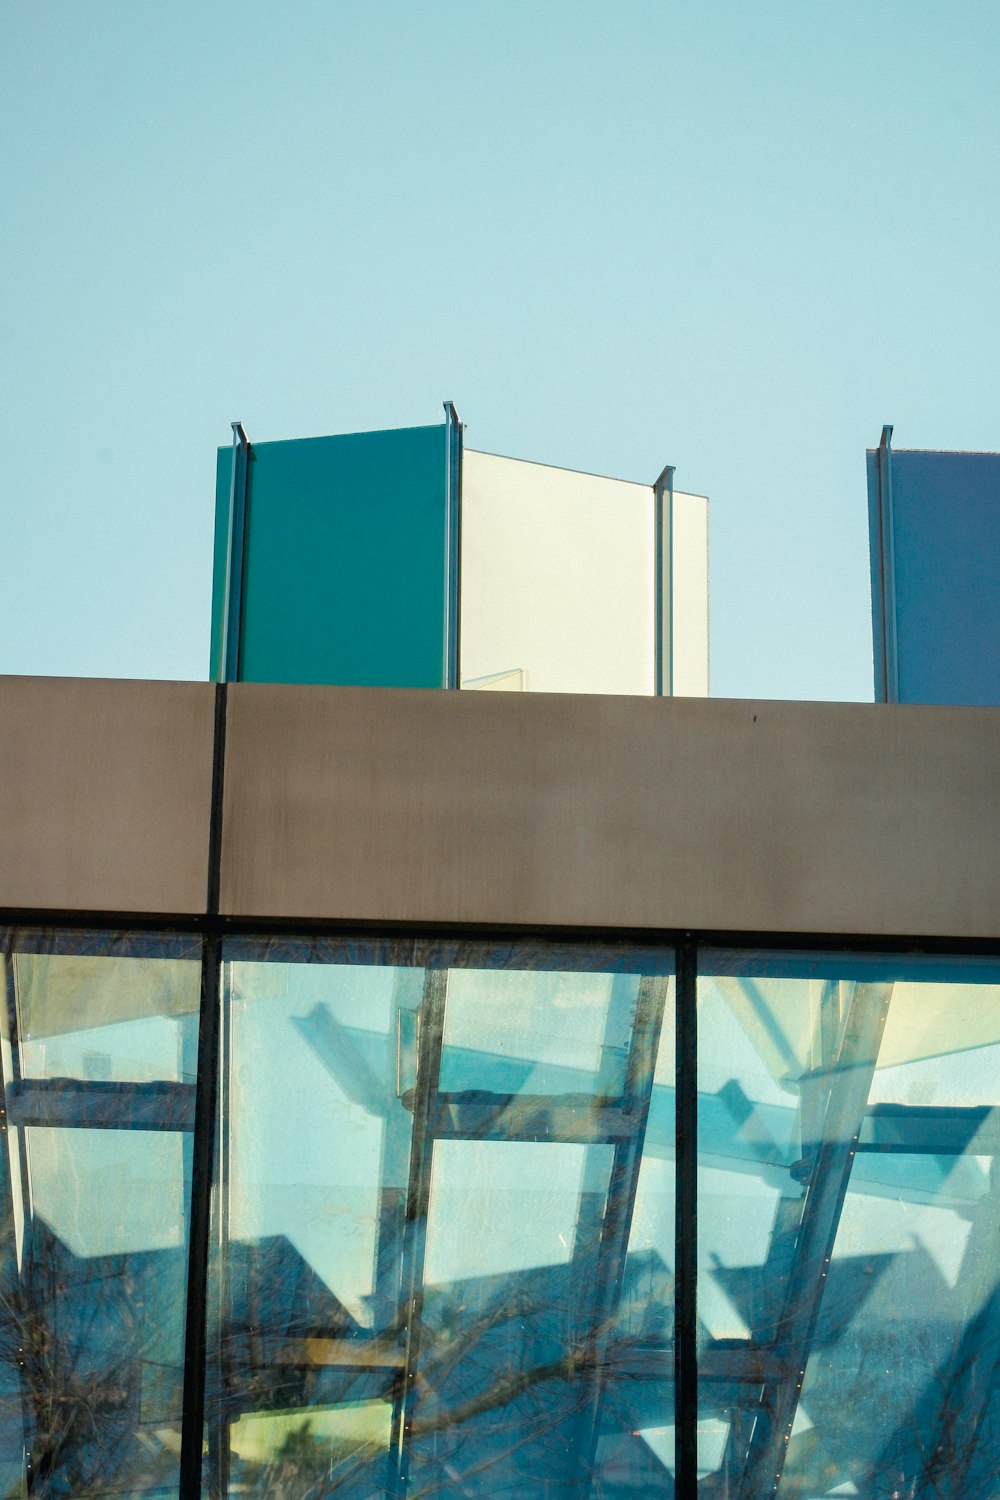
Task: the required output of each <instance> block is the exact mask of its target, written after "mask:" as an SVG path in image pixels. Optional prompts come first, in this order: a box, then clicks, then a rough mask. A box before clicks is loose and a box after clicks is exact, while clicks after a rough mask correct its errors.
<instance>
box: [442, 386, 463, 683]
mask: <svg viewBox="0 0 1000 1500" xmlns="http://www.w3.org/2000/svg"><path fill="white" fill-rule="evenodd" d="M444 420H445V444H446V448H445V484H446V486H447V492H448V493H447V507H446V512H445V542H444V545H445V612H444V671H443V673H442V681H443V683H444V686H445V687H446V688H457V687H458V686H459V684H460V677H459V672H460V669H461V668H460V658H461V638H460V637H461V608H462V594H461V567H462V457H463V452H464V446H465V428H464V427H463V425H462V422H461V421H460V419H459V415H458V412H457V411H456V410H455V403H454V401H446V402H445V403H444Z"/></svg>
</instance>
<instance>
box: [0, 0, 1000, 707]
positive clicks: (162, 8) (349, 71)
mask: <svg viewBox="0 0 1000 1500" xmlns="http://www.w3.org/2000/svg"><path fill="white" fill-rule="evenodd" d="M998 78H1000V4H998V3H997V0H986V3H974V0H958V3H956V0H951V3H945V0H937V3H931V0H905V3H904V0H893V3H888V0H865V3H856V0H838V3H828V4H827V3H813V0H756V3H754V0H742V3H723V0H686V3H683V4H681V3H670V0H659V3H653V0H616V3H615V4H614V5H611V4H603V5H598V4H594V3H586V0H571V3H570V0H534V3H526V0H495V3H486V0H469V3H465V4H457V3H448V0H438V3H434V4H431V3H424V0H396V3H388V0H367V3H362V0H322V3H318V0H309V3H307V0H288V3H284V4H280V5H279V4H273V3H272V4H261V3H251V0H241V3H240V4H231V3H228V0H227V3H222V0H207V3H206V0H200V3H189V0H169V3H168V0H162V3H153V0H128V3H124V0H74V3H72V4H70V3H58V4H57V3H54V0H6V3H5V4H4V5H3V7H2V8H0V131H2V135H0V139H2V151H0V162H2V193H0V299H2V307H0V453H2V462H0V537H2V538H3V552H2V556H3V561H4V567H3V571H2V583H0V671H6V672H40V673H65V674H97V675H109V676H119V675H124V676H166V677H203V676H205V675H206V673H207V660H208V621H209V602H210V600H209V596H210V572H211V534H212V506H213V482H214V450H215V447H216V445H217V444H218V443H220V442H223V443H224V442H227V441H228V438H229V422H230V420H231V419H232V418H234V417H240V418H242V420H243V421H244V422H245V423H246V425H247V429H248V431H249V433H250V436H251V438H256V439H257V440H263V439H265V438H278V437H295V436H308V435H313V434H316V433H321V432H347V431H352V430H354V429H359V428H368V427H379V426H408V425H413V424H419V423H424V422H436V421H438V420H440V417H441V406H440V403H441V401H442V400H443V399H444V398H445V397H451V398H453V399H454V400H455V402H456V403H457V406H458V409H459V412H460V413H461V415H462V417H463V418H464V420H465V421H466V422H467V423H468V442H469V443H470V445H471V446H473V447H478V448H486V449H491V450H493V451H499V452H505V453H511V454H514V455H517V456H520V457H525V458H534V459H539V460H543V461H547V462H550V463H555V464H563V465H567V466H570V467H577V468H583V469H592V470H596V471H598V472H602V473H611V474H617V475H621V476H622V477H625V478H633V479H644V480H652V479H653V478H654V477H655V476H656V474H657V473H658V472H659V470H660V468H661V467H662V465H663V464H664V463H666V462H671V463H674V464H676V466H677V476H676V477H677V484H678V486H679V487H681V488H689V489H693V490H697V491H700V492H702V493H707V494H709V495H710V496H711V500H712V510H711V526H712V532H711V547H712V558H711V562H712V632H713V634H712V669H713V692H714V693H716V694H719V695H729V696H762V697H819V698H870V697H871V695H872V685H871V641H870V618H869V603H868V554H867V503H866V493H865V471H864V449H865V447H866V446H867V445H871V444H874V443H875V442H877V439H878V435H879V432H880V429H881V425H882V423H883V421H892V422H894V423H895V429H896V430H895V442H896V444H897V446H900V447H907V446H909V447H946V448H966V447H967V448H1000V401H998V379H997V361H998V348H1000V318H998V303H1000V277H998V274H997V266H998V258H1000V257H998V239H1000V85H998V81H997V80H998Z"/></svg>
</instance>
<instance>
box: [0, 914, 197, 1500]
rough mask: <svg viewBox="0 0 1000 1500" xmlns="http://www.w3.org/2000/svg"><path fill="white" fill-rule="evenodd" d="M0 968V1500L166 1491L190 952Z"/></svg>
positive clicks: (109, 940) (114, 948) (184, 1146)
mask: <svg viewBox="0 0 1000 1500" xmlns="http://www.w3.org/2000/svg"><path fill="white" fill-rule="evenodd" d="M4 957H5V979H6V996H5V1003H4V1005H3V1007H2V1008H0V1016H2V1026H0V1059H2V1085H3V1108H4V1114H3V1119H4V1142H3V1150H2V1153H0V1155H2V1163H3V1171H2V1182H3V1216H2V1230H0V1494H3V1495H18V1496H20V1495H23V1494H25V1493H31V1494H38V1495H46V1496H72V1497H74V1500H90V1497H96V1496H104V1495H111V1494H114V1495H127V1496H131V1495H144V1496H145V1495H176V1493H177V1484H178V1474H179V1454H180V1436H181V1428H180V1424H181V1413H182V1398H183V1371H184V1321H185V1287H186V1279H187V1256H188V1202H189V1196H190V1186H191V1131H192V1127H193V1120H194V1080H195V1076H196V1072H197V1046H198V1008H199V999H200V991H201V963H200V944H198V943H197V942H195V943H193V944H192V943H191V942H190V940H175V939H170V938H156V937H154V936H152V935H150V936H149V937H148V938H144V937H142V936H138V937H137V936H135V935H133V936H131V937H128V936H119V935H115V934H109V935H99V934H98V935H93V934H92V935H86V934H79V935H77V934H72V933H66V934H53V933H48V934H47V933H34V932H8V933H7V934H6V936H5V951H4Z"/></svg>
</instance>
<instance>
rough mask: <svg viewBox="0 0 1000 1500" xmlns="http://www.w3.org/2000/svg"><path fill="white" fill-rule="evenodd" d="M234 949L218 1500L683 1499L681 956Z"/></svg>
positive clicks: (217, 1387) (217, 1375) (211, 1449)
mask: <svg viewBox="0 0 1000 1500" xmlns="http://www.w3.org/2000/svg"><path fill="white" fill-rule="evenodd" d="M234 951H235V952H237V953H239V954H240V955H241V956H240V957H239V958H236V959H232V960H229V961H227V963H226V964H225V966H224V968H225V996H224V1027H223V1034H224V1048H223V1054H224V1060H225V1061H224V1069H223V1073H224V1076H223V1087H222V1091H221V1101H222V1111H221V1133H220V1153H219V1156H220V1162H219V1173H220V1184H219V1186H220V1191H219V1195H218V1201H217V1208H218V1212H217V1217H216V1224H215V1236H214V1238H216V1239H217V1241H218V1244H219V1247H220V1248H219V1252H218V1256H217V1264H216V1265H215V1268H214V1272H213V1277H212V1293H211V1319H212V1323H211V1347H212V1355H211V1367H210V1371H209V1391H208V1403H207V1405H208V1412H207V1427H206V1437H207V1444H208V1454H209V1464H208V1471H207V1475H206V1489H207V1491H208V1492H209V1493H215V1494H248V1495H260V1496H263V1495H265V1494H268V1495H269V1494H273V1493H276V1492H279V1491H280V1490H281V1487H282V1486H285V1487H286V1488H287V1487H289V1486H291V1488H288V1493H289V1494H291V1493H293V1492H294V1493H296V1494H298V1493H301V1494H306V1493H309V1494H312V1493H315V1494H317V1495H318V1494H327V1493H333V1492H335V1491H338V1490H342V1491H344V1492H345V1493H351V1494H359V1495H362V1494H363V1495H368V1494H373V1493H374V1494H381V1493H383V1492H384V1491H385V1490H386V1489H392V1488H394V1487H395V1486H397V1485H399V1484H400V1483H403V1482H405V1483H406V1484H408V1486H409V1491H410V1493H414V1494H415V1493H419V1492H422V1491H423V1490H424V1489H426V1488H428V1487H430V1488H433V1489H434V1490H435V1491H437V1490H440V1491H442V1492H447V1493H454V1494H456V1495H458V1494H463V1495H464V1494H467V1493H469V1491H470V1488H471V1489H473V1490H475V1491H476V1492H481V1491H482V1489H483V1487H484V1486H488V1487H489V1488H490V1489H491V1490H494V1491H496V1492H498V1493H499V1492H503V1493H508V1494H510V1495H512V1496H513V1495H515V1494H517V1495H518V1496H522V1495H534V1494H537V1495H539V1496H541V1495H543V1494H544V1495H546V1496H547V1495H550V1494H552V1493H553V1492H554V1491H555V1489H557V1488H565V1486H566V1485H567V1484H574V1483H578V1482H579V1481H580V1480H581V1479H582V1478H584V1477H587V1481H588V1483H589V1482H591V1481H593V1482H595V1483H597V1482H600V1483H601V1484H605V1485H607V1484H609V1483H612V1482H614V1483H615V1484H617V1483H618V1482H619V1479H621V1480H622V1482H625V1483H628V1484H633V1483H640V1482H641V1483H643V1484H646V1485H647V1486H648V1485H649V1484H653V1485H654V1487H656V1488H658V1489H660V1490H662V1492H663V1493H664V1494H670V1493H672V1479H671V1472H670V1470H671V1466H670V1464H668V1463H666V1462H665V1461H664V1458H663V1455H662V1452H661V1451H660V1449H661V1448H662V1444H660V1445H658V1442H657V1437H656V1433H657V1431H658V1430H659V1429H660V1428H662V1427H663V1426H665V1425H666V1424H669V1423H671V1422H672V1420H673V1388H672V1377H673V1350H672V1339H673V1278H672V1263H673V1173H672V1159H673V1072H672V1066H673V1063H672V1060H673V1051H672V1048H673V1009H672V1007H673V992H672V980H670V979H669V978H668V977H667V976H666V975H665V974H664V969H665V967H666V965H665V964H664V962H663V956H662V954H659V953H656V954H652V955H650V958H649V962H648V965H647V970H648V972H645V973H644V972H643V971H642V967H641V964H640V965H638V967H637V971H635V972H631V973H623V972H617V973H614V974H612V973H610V972H602V971H601V970H600V968H599V967H598V964H599V962H600V960H599V959H598V958H597V957H596V956H595V957H591V959H590V963H591V965H592V967H590V968H588V966H587V963H588V960H587V955H586V953H583V954H581V953H580V952H576V953H575V954H574V955H573V956H572V958H570V957H569V956H568V955H567V951H566V950H565V949H561V950H558V951H559V953H560V955H561V957H560V961H561V962H564V965H565V966H564V967H563V968H561V969H559V968H554V967H553V966H552V961H551V955H550V956H549V962H548V963H539V962H538V953H537V948H536V949H533V950H532V953H531V956H530V958H528V957H527V950H526V951H525V955H523V956H522V957H521V963H522V965H523V966H522V967H519V966H518V959H519V954H518V950H517V949H511V948H510V947H507V948H506V949H504V950H503V951H502V952H498V950H492V951H491V950H487V949H484V950H482V952H481V953H479V954H478V955H477V953H476V951H475V950H473V949H471V948H470V947H469V945H463V948H462V951H461V954H460V955H459V953H458V951H457V950H456V949H454V948H451V949H445V948H443V947H442V949H441V950H439V952H438V953H435V952H434V951H433V950H431V949H430V948H429V947H428V946H427V945H426V944H424V945H422V946H421V948H420V949H419V952H417V951H415V950H413V949H412V948H411V949H406V948H405V947H404V946H403V945H401V947H400V952H399V955H398V957H399V960H400V961H399V962H397V963H386V962H364V961H362V962H343V961H337V959H338V957H339V958H340V959H343V958H344V957H345V956H346V954H345V952H344V950H341V952H340V953H339V955H338V953H337V950H336V949H335V948H334V947H331V948H330V949H329V950H328V954H326V955H324V954H323V952H322V950H321V949H319V948H317V947H315V946H313V947H312V948H311V949H309V950H304V956H306V954H308V957H309V958H311V959H312V960H313V961H306V962H295V961H289V960H290V959H291V958H292V954H291V952H290V948H289V945H287V944H285V945H284V946H283V948H282V949H281V950H277V949H276V950H274V951H275V953H276V955H277V954H278V953H279V952H280V960H279V959H278V958H277V956H276V957H275V959H274V960H273V961H266V960H260V961H255V960H253V959H249V958H245V957H243V956H242V955H244V954H245V953H246V952H247V945H246V943H245V942H243V943H242V944H241V946H240V948H238V949H235V950H234ZM555 951H556V950H553V952H555ZM323 956H328V957H329V958H331V959H333V960H334V961H328V962H322V961H319V962H317V961H315V960H316V959H317V958H318V957H323ZM385 956H386V953H385V948H384V946H383V947H381V948H380V949H379V950H377V951H376V950H372V951H371V952H370V953H369V954H367V955H366V954H365V953H364V952H363V950H355V952H354V953H353V954H352V957H354V958H355V959H357V958H359V957H360V958H361V959H362V960H364V959H365V958H366V957H368V958H371V957H378V958H380V959H384V958H385ZM498 956H499V957H500V958H501V960H502V962H503V963H504V964H505V967H504V968H502V969H498V968H495V967H492V964H493V963H495V962H496V960H497V957H498ZM444 957H447V959H448V961H449V962H451V963H452V965H453V966H452V967H450V968H447V969H445V968H442V967H438V963H439V962H440V960H441V958H444ZM459 957H460V958H461V963H460V964H456V963H455V960H456V959H458V958H459ZM414 958H419V962H416V963H415V962H414V961H413V960H414ZM477 960H478V963H479V964H480V967H477V966H476V964H477ZM487 964H489V965H490V967H487V966H486V965H487ZM619 967H620V966H619ZM634 967H636V966H634ZM661 1034H662V1037H663V1042H662V1044H661V1043H660V1037H661ZM658 1047H659V1048H660V1050H659V1055H658ZM647 1117H648V1122H649V1123H648V1130H647ZM644 1140H648V1142H649V1148H648V1154H647V1156H646V1158H644V1157H643V1151H642V1147H643V1142H644ZM310 1486H314V1487H315V1488H310ZM296 1487H297V1488H296ZM282 1492H283V1491H282Z"/></svg>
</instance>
